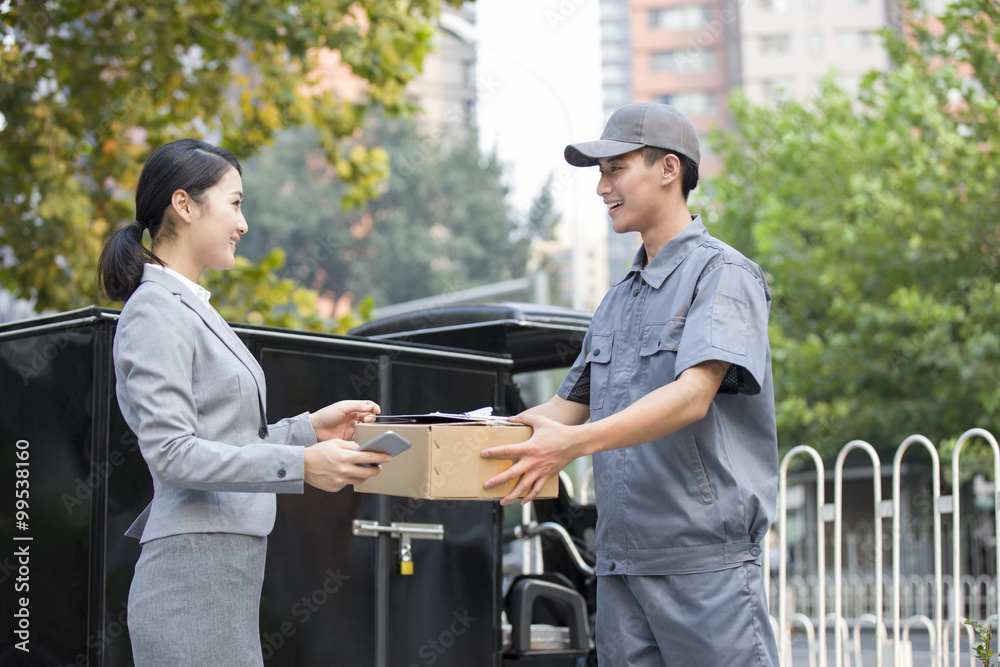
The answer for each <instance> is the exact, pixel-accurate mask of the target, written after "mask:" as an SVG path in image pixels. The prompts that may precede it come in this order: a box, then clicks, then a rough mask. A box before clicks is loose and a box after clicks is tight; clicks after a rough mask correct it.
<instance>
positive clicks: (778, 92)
mask: <svg viewBox="0 0 1000 667" xmlns="http://www.w3.org/2000/svg"><path fill="white" fill-rule="evenodd" d="M760 88H761V93H762V94H763V96H764V99H765V100H766V101H768V102H781V101H783V100H790V99H792V97H793V94H792V93H794V92H795V90H794V88H795V82H794V81H792V80H791V79H790V78H787V77H777V78H774V79H765V80H763V81H761V82H760Z"/></svg>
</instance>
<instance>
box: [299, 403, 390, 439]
mask: <svg viewBox="0 0 1000 667" xmlns="http://www.w3.org/2000/svg"><path fill="white" fill-rule="evenodd" d="M381 412H382V408H380V407H379V406H378V403H375V402H374V401H337V402H336V403H333V404H331V405H328V406H326V407H325V408H323V409H322V410H317V411H316V412H313V413H311V414H310V415H309V423H311V424H312V427H313V431H315V432H316V439H317V440H319V441H320V442H322V441H324V440H334V439H340V440H353V439H354V427H355V425H357V424H360V423H363V422H373V421H375V416H376V415H378V414H379V413H381Z"/></svg>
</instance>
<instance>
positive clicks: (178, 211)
mask: <svg viewBox="0 0 1000 667" xmlns="http://www.w3.org/2000/svg"><path fill="white" fill-rule="evenodd" d="M194 205H195V202H194V200H193V199H191V195H189V194H188V193H187V192H186V191H185V190H174V194H172V195H170V209H171V210H172V211H173V212H174V215H175V216H176V217H177V219H178V220H180V221H182V222H187V223H190V222H191V221H192V220H193V219H194Z"/></svg>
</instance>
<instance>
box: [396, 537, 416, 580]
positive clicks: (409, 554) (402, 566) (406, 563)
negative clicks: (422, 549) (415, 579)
mask: <svg viewBox="0 0 1000 667" xmlns="http://www.w3.org/2000/svg"><path fill="white" fill-rule="evenodd" d="M399 573H400V574H403V575H410V574H413V545H412V544H410V536H409V535H402V536H401V537H400V538H399Z"/></svg>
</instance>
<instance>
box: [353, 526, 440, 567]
mask: <svg viewBox="0 0 1000 667" xmlns="http://www.w3.org/2000/svg"><path fill="white" fill-rule="evenodd" d="M351 532H352V533H353V534H355V535H357V536H359V537H378V536H379V535H382V534H389V535H391V536H392V537H398V538H399V573H400V574H413V545H412V544H411V543H410V541H411V540H443V539H444V526H443V525H441V524H440V523H402V522H397V521H393V522H392V523H390V524H389V525H388V526H383V525H381V524H379V522H378V521H366V520H364V519H355V520H354V521H353V522H352V523H351Z"/></svg>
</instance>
